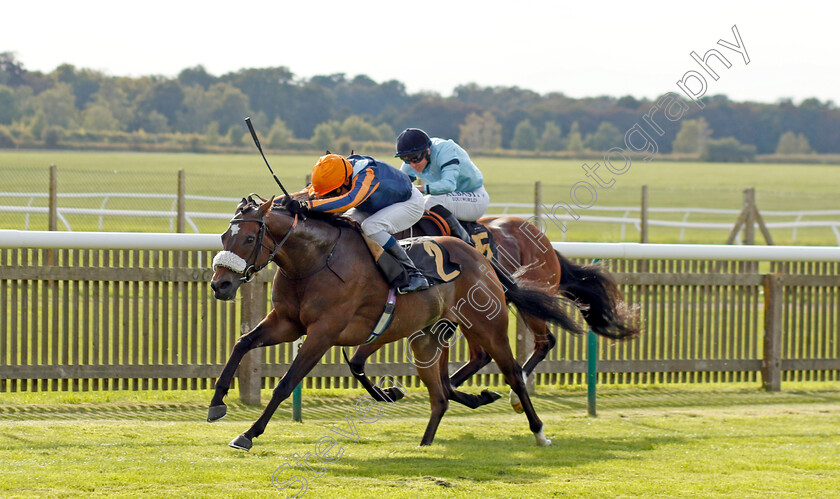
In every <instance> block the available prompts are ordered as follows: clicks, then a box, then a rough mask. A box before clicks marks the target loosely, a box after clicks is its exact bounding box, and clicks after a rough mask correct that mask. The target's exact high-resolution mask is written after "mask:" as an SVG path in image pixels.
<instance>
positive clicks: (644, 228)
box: [639, 185, 648, 243]
mask: <svg viewBox="0 0 840 499" xmlns="http://www.w3.org/2000/svg"><path fill="white" fill-rule="evenodd" d="M639 225H640V228H639V232H640V233H639V242H640V243H646V242H648V186H647V185H643V186H642V210H641V213H640V214H639Z"/></svg>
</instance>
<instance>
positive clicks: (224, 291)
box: [210, 268, 242, 300]
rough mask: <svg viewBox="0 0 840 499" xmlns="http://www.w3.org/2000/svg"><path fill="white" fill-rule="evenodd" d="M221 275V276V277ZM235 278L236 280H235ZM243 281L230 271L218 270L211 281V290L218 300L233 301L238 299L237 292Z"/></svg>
mask: <svg viewBox="0 0 840 499" xmlns="http://www.w3.org/2000/svg"><path fill="white" fill-rule="evenodd" d="M220 274H221V275H220ZM234 277H235V278H234ZM241 282H242V281H241V280H240V279H239V277H238V276H235V275H234V274H233V273H232V272H231V271H230V270H227V269H221V268H220V269H217V270H216V272H215V273H214V274H213V279H212V280H211V281H210V289H212V290H213V296H214V297H215V298H216V299H217V300H233V299H234V298H236V290H238V289H239V284H240V283H241Z"/></svg>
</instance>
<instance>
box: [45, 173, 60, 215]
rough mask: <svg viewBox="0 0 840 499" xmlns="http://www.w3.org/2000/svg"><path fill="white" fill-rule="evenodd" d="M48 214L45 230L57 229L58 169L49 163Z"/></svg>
mask: <svg viewBox="0 0 840 499" xmlns="http://www.w3.org/2000/svg"><path fill="white" fill-rule="evenodd" d="M49 211H50V214H49V220H48V221H47V224H48V228H47V230H58V170H57V168H56V167H55V165H54V164H52V165H50V210H49Z"/></svg>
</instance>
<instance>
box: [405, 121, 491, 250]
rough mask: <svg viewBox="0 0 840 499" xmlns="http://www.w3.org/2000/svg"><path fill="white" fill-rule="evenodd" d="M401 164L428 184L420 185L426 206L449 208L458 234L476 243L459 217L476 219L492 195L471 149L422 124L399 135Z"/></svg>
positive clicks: (449, 221) (448, 221) (455, 234)
mask: <svg viewBox="0 0 840 499" xmlns="http://www.w3.org/2000/svg"><path fill="white" fill-rule="evenodd" d="M394 157H397V158H400V159H401V160H402V161H403V165H402V167H401V168H400V170H402V171H403V172H405V173H406V174H407V175H408V176H409V177H410V178H411V179H412V180H415V179H416V178H417V177H420V179H421V180H423V181H424V182H425V185H423V186H418V187H417V189H418V190H420V192H422V193H423V194H425V203H424V204H425V206H424V207H425V209H427V210H428V209H430V208H431V207H433V206H435V205H441V206H443V207H444V208H446V209H447V210H448V211H449V212H450V215H449V216H448V217H446V222H447V223H448V224H449V226H450V227H452V230H453V231H454V234H453V235H454V236H456V237H458V238H460V239H462V240H464V241H465V242H467V243H469V244H473V245H474V243H473V241H472V238H471V237H470V236H469V234H468V233H467V231H466V230H464V227H463V226H461V223H460V222H459V220H464V221H466V222H475V221H476V220H478V219H479V218H481V217H482V216H484V212H485V211H487V206H488V205H489V204H490V195H489V194H487V191H486V190H485V189H484V177H482V175H481V171H479V169H478V167H476V166H475V164H474V163H473V162H472V160H471V159H470V156H469V155H468V154H467V152H466V151H465V150H464V149H463V148H461V146H459V145H458V144H456V143H455V142H454V141H452V140H451V139H450V140H444V139H439V138H429V135H428V134H426V132H424V131H423V130H420V129H419V128H406V129H405V130H403V132H402V133H401V134H400V136H399V137H398V138H397V154H395V155H394Z"/></svg>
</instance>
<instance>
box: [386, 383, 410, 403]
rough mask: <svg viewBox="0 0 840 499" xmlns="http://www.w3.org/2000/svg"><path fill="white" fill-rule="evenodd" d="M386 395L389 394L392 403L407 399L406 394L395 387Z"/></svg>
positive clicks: (388, 390)
mask: <svg viewBox="0 0 840 499" xmlns="http://www.w3.org/2000/svg"><path fill="white" fill-rule="evenodd" d="M385 393H387V394H388V397H389V398H390V402H396V401H397V400H400V399H401V398H403V397H405V392H404V391H402V390H400V389H399V388H397V387H395V386H392V387H391V388H388V389H387V390H385Z"/></svg>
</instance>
